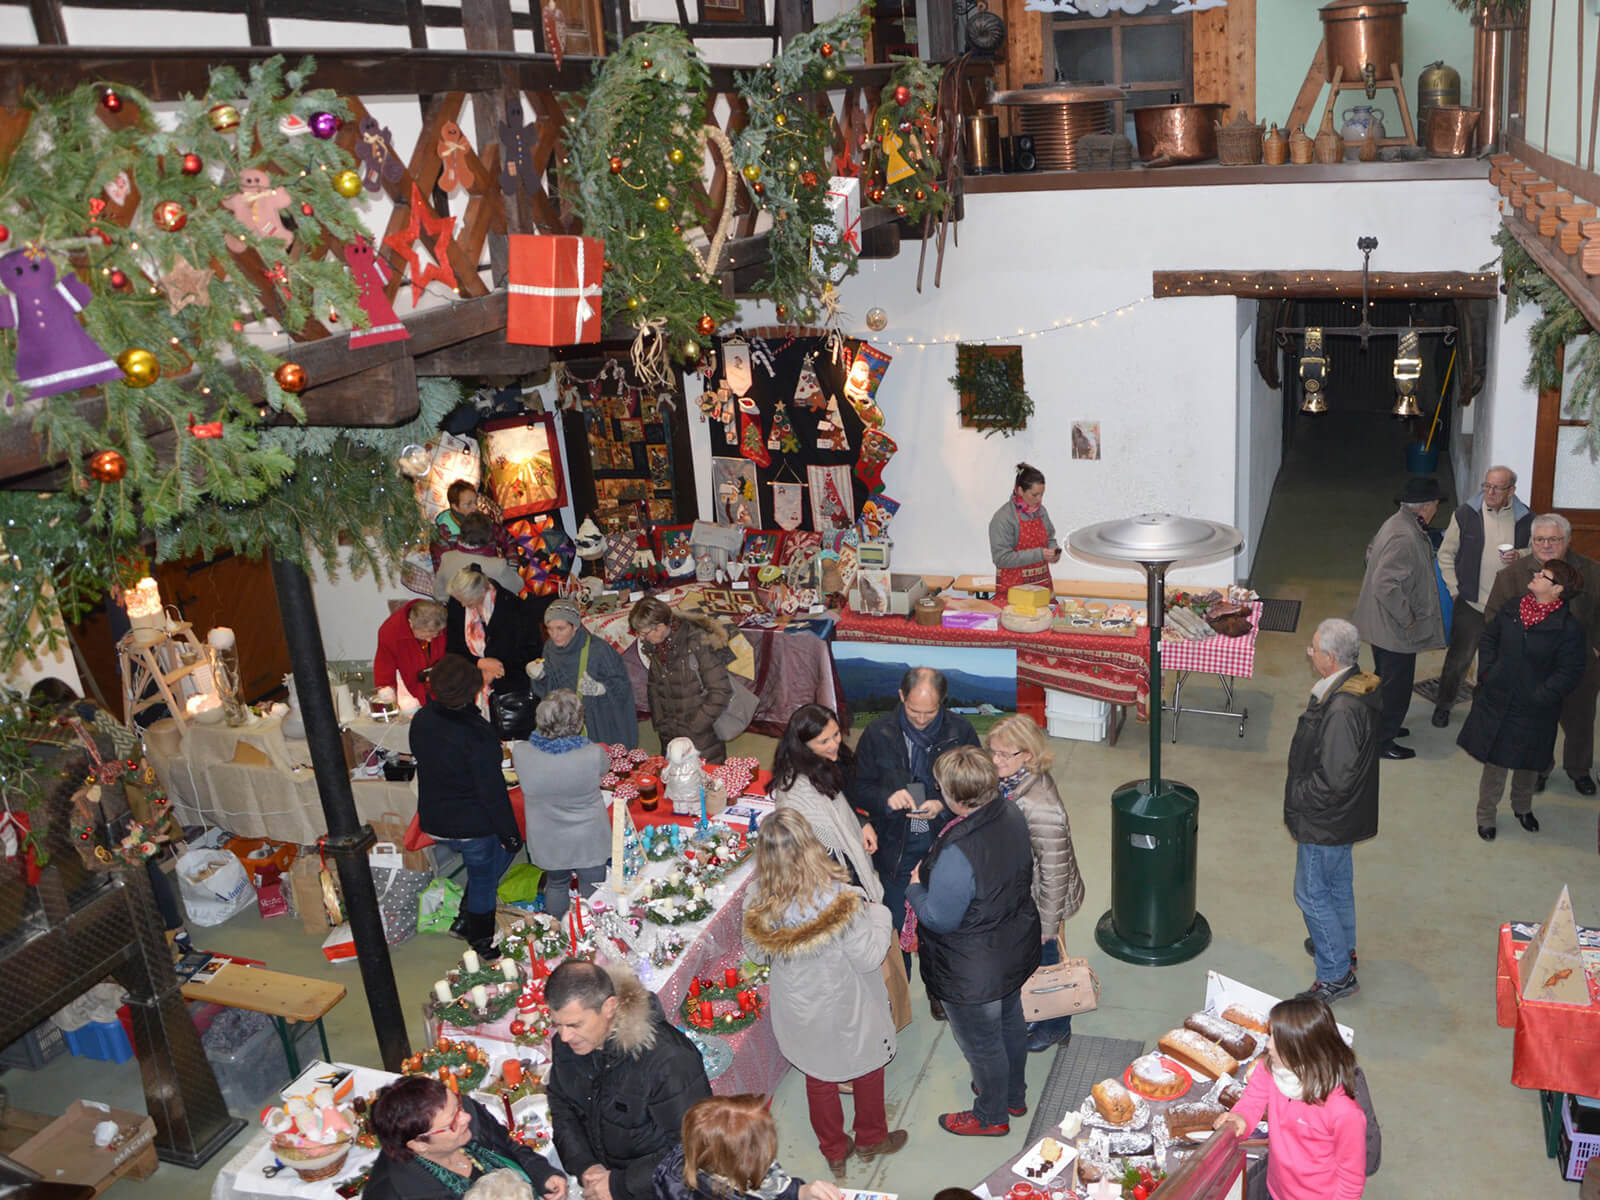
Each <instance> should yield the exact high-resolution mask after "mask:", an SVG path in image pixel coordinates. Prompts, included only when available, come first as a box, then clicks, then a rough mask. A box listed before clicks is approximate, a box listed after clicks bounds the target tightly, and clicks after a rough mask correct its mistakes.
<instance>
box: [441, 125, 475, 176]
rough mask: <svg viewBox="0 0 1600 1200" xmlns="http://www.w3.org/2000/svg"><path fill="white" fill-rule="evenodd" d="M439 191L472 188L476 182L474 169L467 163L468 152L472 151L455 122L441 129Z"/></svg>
mask: <svg viewBox="0 0 1600 1200" xmlns="http://www.w3.org/2000/svg"><path fill="white" fill-rule="evenodd" d="M438 149H439V190H440V191H443V192H453V191H455V190H456V189H457V188H459V187H470V186H471V185H472V183H473V182H474V180H475V177H474V175H473V172H472V167H471V166H470V165H468V163H467V151H469V150H471V149H472V145H471V143H469V142H468V141H467V135H466V134H464V133H462V132H461V126H459V125H457V124H456V123H455V122H454V121H446V122H445V123H444V125H443V126H442V127H440V129H439V147H438Z"/></svg>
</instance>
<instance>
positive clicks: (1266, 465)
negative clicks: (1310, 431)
mask: <svg viewBox="0 0 1600 1200" xmlns="http://www.w3.org/2000/svg"><path fill="white" fill-rule="evenodd" d="M1238 306H1239V311H1238V314H1237V320H1238V328H1239V341H1238V346H1237V350H1238V357H1237V362H1236V366H1235V373H1236V376H1237V386H1238V402H1239V404H1238V422H1239V427H1238V446H1237V451H1236V453H1237V456H1238V457H1237V459H1236V464H1237V465H1236V468H1235V470H1236V481H1237V483H1236V488H1235V502H1234V519H1233V523H1234V526H1235V527H1236V528H1237V529H1238V530H1239V532H1240V533H1242V534H1243V535H1244V545H1243V546H1242V547H1241V548H1240V552H1239V555H1238V556H1237V558H1236V559H1235V560H1234V567H1235V570H1236V572H1237V574H1238V577H1239V578H1240V579H1243V578H1245V577H1247V576H1248V575H1249V574H1250V571H1251V568H1252V567H1253V566H1254V565H1255V559H1256V551H1257V550H1258V549H1259V548H1260V545H1261V530H1262V527H1263V526H1264V525H1265V524H1266V522H1267V509H1268V507H1269V505H1270V504H1271V503H1272V487H1273V484H1274V483H1276V482H1277V479H1278V468H1279V467H1280V466H1281V465H1282V463H1283V393H1282V392H1281V391H1275V390H1273V389H1272V388H1269V387H1268V386H1267V381H1266V380H1264V379H1262V378H1261V372H1260V371H1258V370H1256V345H1255V342H1256V303H1255V301H1253V300H1241V301H1239V302H1238Z"/></svg>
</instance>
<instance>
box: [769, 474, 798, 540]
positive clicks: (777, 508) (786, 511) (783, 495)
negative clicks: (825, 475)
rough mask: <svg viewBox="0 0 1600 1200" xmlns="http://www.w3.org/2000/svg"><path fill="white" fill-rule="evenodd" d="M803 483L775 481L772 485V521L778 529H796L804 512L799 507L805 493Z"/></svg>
mask: <svg viewBox="0 0 1600 1200" xmlns="http://www.w3.org/2000/svg"><path fill="white" fill-rule="evenodd" d="M805 490H806V485H805V484H803V483H775V484H773V485H772V523H773V524H774V525H776V526H777V527H778V528H779V529H797V528H798V527H799V525H800V522H801V520H802V519H803V518H804V517H805V512H804V511H803V510H802V509H801V507H800V501H801V498H802V497H803V496H804V495H805Z"/></svg>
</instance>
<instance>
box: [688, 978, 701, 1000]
mask: <svg viewBox="0 0 1600 1200" xmlns="http://www.w3.org/2000/svg"><path fill="white" fill-rule="evenodd" d="M699 994H700V981H699V980H698V979H691V980H690V981H689V995H691V996H698V995H699Z"/></svg>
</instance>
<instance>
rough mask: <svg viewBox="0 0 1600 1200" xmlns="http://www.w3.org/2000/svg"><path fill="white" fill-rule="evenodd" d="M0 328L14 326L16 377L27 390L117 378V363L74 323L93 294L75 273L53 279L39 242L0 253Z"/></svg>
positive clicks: (55, 391)
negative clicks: (2, 295)
mask: <svg viewBox="0 0 1600 1200" xmlns="http://www.w3.org/2000/svg"><path fill="white" fill-rule="evenodd" d="M0 286H3V287H4V288H5V289H6V290H7V291H8V292H9V293H10V295H9V296H8V297H7V300H8V301H9V303H7V302H0V329H15V330H16V331H17V359H16V374H17V382H18V384H20V385H21V386H22V387H23V388H24V389H26V391H27V392H28V394H29V395H30V396H31V397H33V398H35V399H37V398H38V397H41V396H57V395H60V394H61V393H62V392H72V391H76V390H77V389H79V388H85V387H90V386H92V385H94V384H97V383H108V382H110V381H111V380H114V379H121V378H122V377H123V375H122V368H121V367H119V366H117V364H116V363H114V362H112V361H111V359H110V358H109V357H107V355H106V352H105V351H104V350H102V349H100V347H99V345H97V344H96V343H95V340H94V339H93V338H91V337H90V336H89V335H88V333H87V332H85V330H84V328H83V326H82V325H80V324H79V323H78V314H79V313H81V312H82V311H83V310H84V309H85V308H86V307H88V304H89V301H90V300H91V299H93V295H92V293H91V292H90V291H89V288H88V285H87V284H85V283H84V282H83V281H82V280H81V279H79V278H78V277H77V276H76V275H68V276H67V277H66V278H65V279H62V280H59V281H58V280H57V279H56V266H55V263H53V262H51V261H50V256H49V254H47V253H46V252H45V249H44V247H42V246H39V245H37V244H36V243H34V242H29V243H28V244H27V245H25V246H24V247H23V248H22V249H21V250H14V251H12V252H11V253H10V254H7V255H6V256H5V257H4V258H0Z"/></svg>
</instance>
